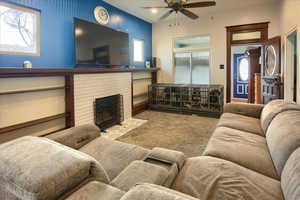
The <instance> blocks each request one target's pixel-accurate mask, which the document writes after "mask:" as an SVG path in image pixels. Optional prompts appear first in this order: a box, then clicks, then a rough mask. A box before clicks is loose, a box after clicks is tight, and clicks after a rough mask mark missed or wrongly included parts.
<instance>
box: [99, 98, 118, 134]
mask: <svg viewBox="0 0 300 200" xmlns="http://www.w3.org/2000/svg"><path fill="white" fill-rule="evenodd" d="M122 102H123V101H122V96H121V95H119V94H118V95H114V96H109V97H104V98H99V99H96V101H95V124H96V125H97V126H98V127H99V128H100V129H101V131H105V130H106V129H107V128H109V127H112V126H113V125H116V124H121V122H122V121H123V119H122V118H123V106H122Z"/></svg>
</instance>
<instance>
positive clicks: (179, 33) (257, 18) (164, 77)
mask: <svg viewBox="0 0 300 200" xmlns="http://www.w3.org/2000/svg"><path fill="white" fill-rule="evenodd" d="M279 6H280V5H279V4H274V3H273V4H267V5H263V6H257V7H251V8H244V9H238V10H227V11H223V12H218V13H212V14H210V15H205V16H201V15H200V18H199V19H198V20H197V21H193V20H190V19H188V18H183V19H180V20H179V22H180V26H178V27H176V28H174V27H169V24H170V23H174V20H172V21H166V22H158V23H155V24H153V56H156V57H158V58H159V59H160V62H159V63H158V64H159V67H161V69H162V70H161V71H160V73H159V76H158V81H159V82H166V83H171V82H173V56H172V43H173V42H172V41H173V39H174V38H177V37H188V36H197V35H210V36H211V38H212V44H211V53H212V64H211V65H212V69H211V77H210V80H211V84H222V85H224V86H225V84H226V69H224V70H221V69H219V65H220V64H226V28H225V26H232V25H240V24H249V23H259V22H266V21H270V22H271V23H270V27H269V37H274V36H277V35H280V23H279V17H280V16H279V14H278V13H279V10H280V8H279ZM211 17H213V19H212V18H211Z"/></svg>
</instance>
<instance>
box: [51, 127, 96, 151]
mask: <svg viewBox="0 0 300 200" xmlns="http://www.w3.org/2000/svg"><path fill="white" fill-rule="evenodd" d="M100 136H101V132H100V129H99V128H98V127H97V126H95V125H93V124H86V125H82V126H77V127H73V128H69V129H66V130H63V131H59V132H56V133H53V134H51V135H48V136H46V138H48V139H50V140H54V141H55V142H58V143H60V144H63V145H66V146H68V147H71V148H73V149H77V150H78V149H80V148H81V147H83V146H84V145H86V144H88V143H89V142H91V141H92V140H94V139H96V138H97V137H100Z"/></svg>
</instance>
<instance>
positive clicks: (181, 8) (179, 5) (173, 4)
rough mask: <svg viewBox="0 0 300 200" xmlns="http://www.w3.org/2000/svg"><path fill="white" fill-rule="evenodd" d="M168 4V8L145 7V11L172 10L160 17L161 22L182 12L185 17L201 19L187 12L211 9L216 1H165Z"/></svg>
mask: <svg viewBox="0 0 300 200" xmlns="http://www.w3.org/2000/svg"><path fill="white" fill-rule="evenodd" d="M164 1H165V3H167V4H168V5H167V6H156V7H143V8H145V9H156V8H170V9H171V10H169V11H168V12H167V13H166V14H164V15H163V16H162V17H160V20H163V19H165V18H167V17H169V16H170V15H171V14H172V13H173V12H175V13H178V12H181V13H182V14H184V15H185V16H187V17H189V18H191V19H194V20H195V19H198V18H199V17H198V16H197V15H196V14H194V13H193V12H191V11H189V10H187V8H203V7H210V6H215V5H216V2H215V1H202V2H195V3H188V0H164Z"/></svg>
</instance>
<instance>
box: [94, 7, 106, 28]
mask: <svg viewBox="0 0 300 200" xmlns="http://www.w3.org/2000/svg"><path fill="white" fill-rule="evenodd" d="M94 15H95V19H96V20H97V22H99V23H100V24H107V23H108V22H109V14H108V12H107V10H106V9H105V8H103V7H102V6H97V7H96V8H95V10H94Z"/></svg>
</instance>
